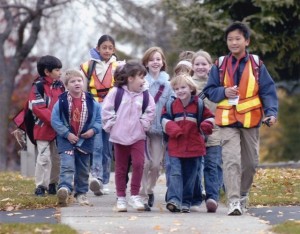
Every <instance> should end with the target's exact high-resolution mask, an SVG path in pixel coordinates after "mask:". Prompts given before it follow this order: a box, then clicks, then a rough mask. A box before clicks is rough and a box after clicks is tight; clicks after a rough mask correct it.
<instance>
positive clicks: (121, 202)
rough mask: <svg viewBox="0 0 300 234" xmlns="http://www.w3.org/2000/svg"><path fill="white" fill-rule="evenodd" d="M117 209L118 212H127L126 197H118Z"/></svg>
mask: <svg viewBox="0 0 300 234" xmlns="http://www.w3.org/2000/svg"><path fill="white" fill-rule="evenodd" d="M116 208H117V211H118V212H127V202H126V198H125V197H118V198H117V207H116Z"/></svg>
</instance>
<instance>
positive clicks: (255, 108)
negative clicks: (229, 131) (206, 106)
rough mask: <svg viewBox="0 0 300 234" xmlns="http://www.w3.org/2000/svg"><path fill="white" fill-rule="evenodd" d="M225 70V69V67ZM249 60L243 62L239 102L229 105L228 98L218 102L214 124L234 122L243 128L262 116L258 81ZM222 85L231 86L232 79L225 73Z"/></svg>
mask: <svg viewBox="0 0 300 234" xmlns="http://www.w3.org/2000/svg"><path fill="white" fill-rule="evenodd" d="M226 70H227V69H226ZM252 71H253V70H252V65H251V62H250V60H248V61H247V63H246V64H245V68H244V71H243V73H242V77H241V80H240V84H239V94H240V98H239V103H238V105H236V106H233V105H230V104H229V103H228V99H224V100H222V101H221V102H219V103H218V105H217V109H216V124H217V125H219V126H228V125H231V124H234V123H236V122H240V123H242V125H243V127H244V128H252V127H255V126H257V125H259V123H260V121H261V118H262V104H261V101H260V98H259V96H258V89H259V86H258V82H257V80H256V79H255V76H254V74H253V72H252ZM224 86H225V87H231V86H233V80H232V79H231V78H230V77H229V76H228V72H226V73H225V77H224Z"/></svg>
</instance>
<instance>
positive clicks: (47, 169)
mask: <svg viewBox="0 0 300 234" xmlns="http://www.w3.org/2000/svg"><path fill="white" fill-rule="evenodd" d="M37 151H38V155H37V159H36V164H35V185H36V187H38V186H43V187H45V188H47V189H48V185H49V184H52V183H58V180H59V171H60V168H59V167H60V158H59V155H58V153H57V148H56V143H55V141H52V142H49V141H37Z"/></svg>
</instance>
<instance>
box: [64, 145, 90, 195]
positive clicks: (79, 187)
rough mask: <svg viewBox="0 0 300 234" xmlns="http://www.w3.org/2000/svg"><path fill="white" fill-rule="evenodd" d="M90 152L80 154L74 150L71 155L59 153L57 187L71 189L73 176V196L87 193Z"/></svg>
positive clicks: (70, 190)
mask: <svg viewBox="0 0 300 234" xmlns="http://www.w3.org/2000/svg"><path fill="white" fill-rule="evenodd" d="M89 170H90V154H82V153H81V152H79V151H77V150H75V151H74V154H73V155H69V154H65V153H61V154H60V175H59V184H58V189H59V188H61V187H66V188H68V190H69V192H72V191H73V186H72V183H73V178H74V188H75V189H74V190H75V196H76V195H77V194H83V193H87V192H88V190H89Z"/></svg>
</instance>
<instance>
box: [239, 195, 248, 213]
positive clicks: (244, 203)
mask: <svg viewBox="0 0 300 234" xmlns="http://www.w3.org/2000/svg"><path fill="white" fill-rule="evenodd" d="M240 204H241V208H242V211H243V212H246V211H247V210H248V206H249V197H248V196H241V199H240Z"/></svg>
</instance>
